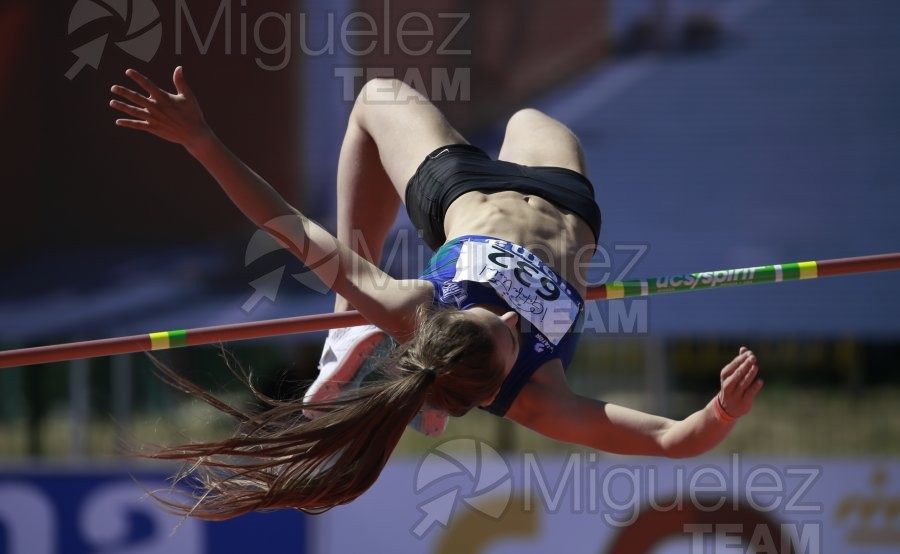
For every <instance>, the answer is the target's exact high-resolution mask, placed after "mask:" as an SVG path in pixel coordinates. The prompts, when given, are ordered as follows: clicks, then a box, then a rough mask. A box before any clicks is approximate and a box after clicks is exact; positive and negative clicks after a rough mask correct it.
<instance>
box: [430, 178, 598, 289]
mask: <svg viewBox="0 0 900 554" xmlns="http://www.w3.org/2000/svg"><path fill="white" fill-rule="evenodd" d="M444 231H445V232H446V234H447V239H448V240H449V239H451V238H454V237H459V236H463V235H483V236H491V237H497V238H501V239H504V240H508V241H510V242H513V243H516V244H520V245H522V246H524V247H525V248H527V249H529V250H530V251H532V252H533V253H534V254H535V255H537V256H538V257H539V258H541V260H543V261H544V262H545V263H547V264H548V265H550V267H552V268H553V269H554V271H556V272H557V273H559V274H560V276H561V277H563V278H564V279H566V280H567V281H569V282H570V283H571V284H572V285H573V286H575V287H576V288H577V289H578V291H579V293H580V294H582V295H583V294H584V292H585V288H586V286H587V283H586V265H587V263H588V262H590V260H591V258H592V257H593V255H594V246H595V244H594V235H593V233H592V232H591V229H590V227H589V226H588V225H587V223H585V222H584V221H583V220H582V219H581V218H580V217H578V216H576V215H575V214H572V213H567V212H564V211H562V210H560V209H559V208H557V207H556V206H555V205H554V204H552V203H551V202H549V201H547V200H544V199H543V198H540V197H538V196H532V195H525V194H521V193H518V192H513V191H501V192H495V193H488V194H485V193H482V192H468V193H466V194H464V195H462V196H460V197H459V198H457V199H456V200H455V201H454V202H453V204H451V206H450V209H449V210H447V215H446V217H445V219H444Z"/></svg>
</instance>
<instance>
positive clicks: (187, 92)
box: [172, 65, 194, 98]
mask: <svg viewBox="0 0 900 554" xmlns="http://www.w3.org/2000/svg"><path fill="white" fill-rule="evenodd" d="M172 82H173V83H174V84H175V90H177V91H178V94H180V95H182V96H184V97H185V98H192V97H193V96H194V92H193V91H192V90H191V87H190V86H188V84H187V79H185V78H184V67H182V66H180V65H179V66H178V67H176V68H175V72H174V73H173V74H172Z"/></svg>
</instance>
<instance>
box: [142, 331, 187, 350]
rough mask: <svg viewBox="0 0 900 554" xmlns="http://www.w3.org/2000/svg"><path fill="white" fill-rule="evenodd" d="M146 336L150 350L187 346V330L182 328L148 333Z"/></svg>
mask: <svg viewBox="0 0 900 554" xmlns="http://www.w3.org/2000/svg"><path fill="white" fill-rule="evenodd" d="M148 336H149V337H150V350H168V349H169V348H178V347H179V346H187V331H186V330H184V329H180V330H178V331H160V332H158V333H149V335H148Z"/></svg>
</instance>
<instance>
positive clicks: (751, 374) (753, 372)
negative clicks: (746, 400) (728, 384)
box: [738, 359, 759, 392]
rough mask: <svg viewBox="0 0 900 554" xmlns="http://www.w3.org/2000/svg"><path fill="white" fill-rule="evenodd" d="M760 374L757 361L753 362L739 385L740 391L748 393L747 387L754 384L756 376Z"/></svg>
mask: <svg viewBox="0 0 900 554" xmlns="http://www.w3.org/2000/svg"><path fill="white" fill-rule="evenodd" d="M758 374H759V366H758V365H756V360H755V359H754V360H753V363H752V365H751V366H750V367H749V368H748V369H747V371H746V372H745V374H744V377H743V378H742V379H741V382H740V384H739V385H738V390H739V391H742V392H744V391H746V390H747V387H749V386H750V384H751V383H753V380H754V379H756V376H757V375H758Z"/></svg>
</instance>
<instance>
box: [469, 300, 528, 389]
mask: <svg viewBox="0 0 900 554" xmlns="http://www.w3.org/2000/svg"><path fill="white" fill-rule="evenodd" d="M467 313H468V314H469V316H470V317H472V318H473V319H475V320H476V321H477V322H479V323H481V324H483V325H485V326H486V327H487V329H488V332H489V333H490V334H491V336H492V337H493V339H494V355H495V356H497V360H498V362H499V363H500V364H502V365H503V375H504V376H506V375H509V372H510V371H511V370H512V367H513V365H515V363H516V358H518V357H519V330H518V328H517V327H516V326H517V324H518V323H519V314H517V313H516V312H506V313H504V314H500V315H498V314H495V313H493V312H491V311H489V310H486V309H484V308H471V309H469V310H467ZM496 396H497V393H494V394H493V395H492V396H491V398H490V399H488V400H487V401H486V402H485V403H484V405H488V404H490V403H491V402H493V401H494V398H495V397H496Z"/></svg>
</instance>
